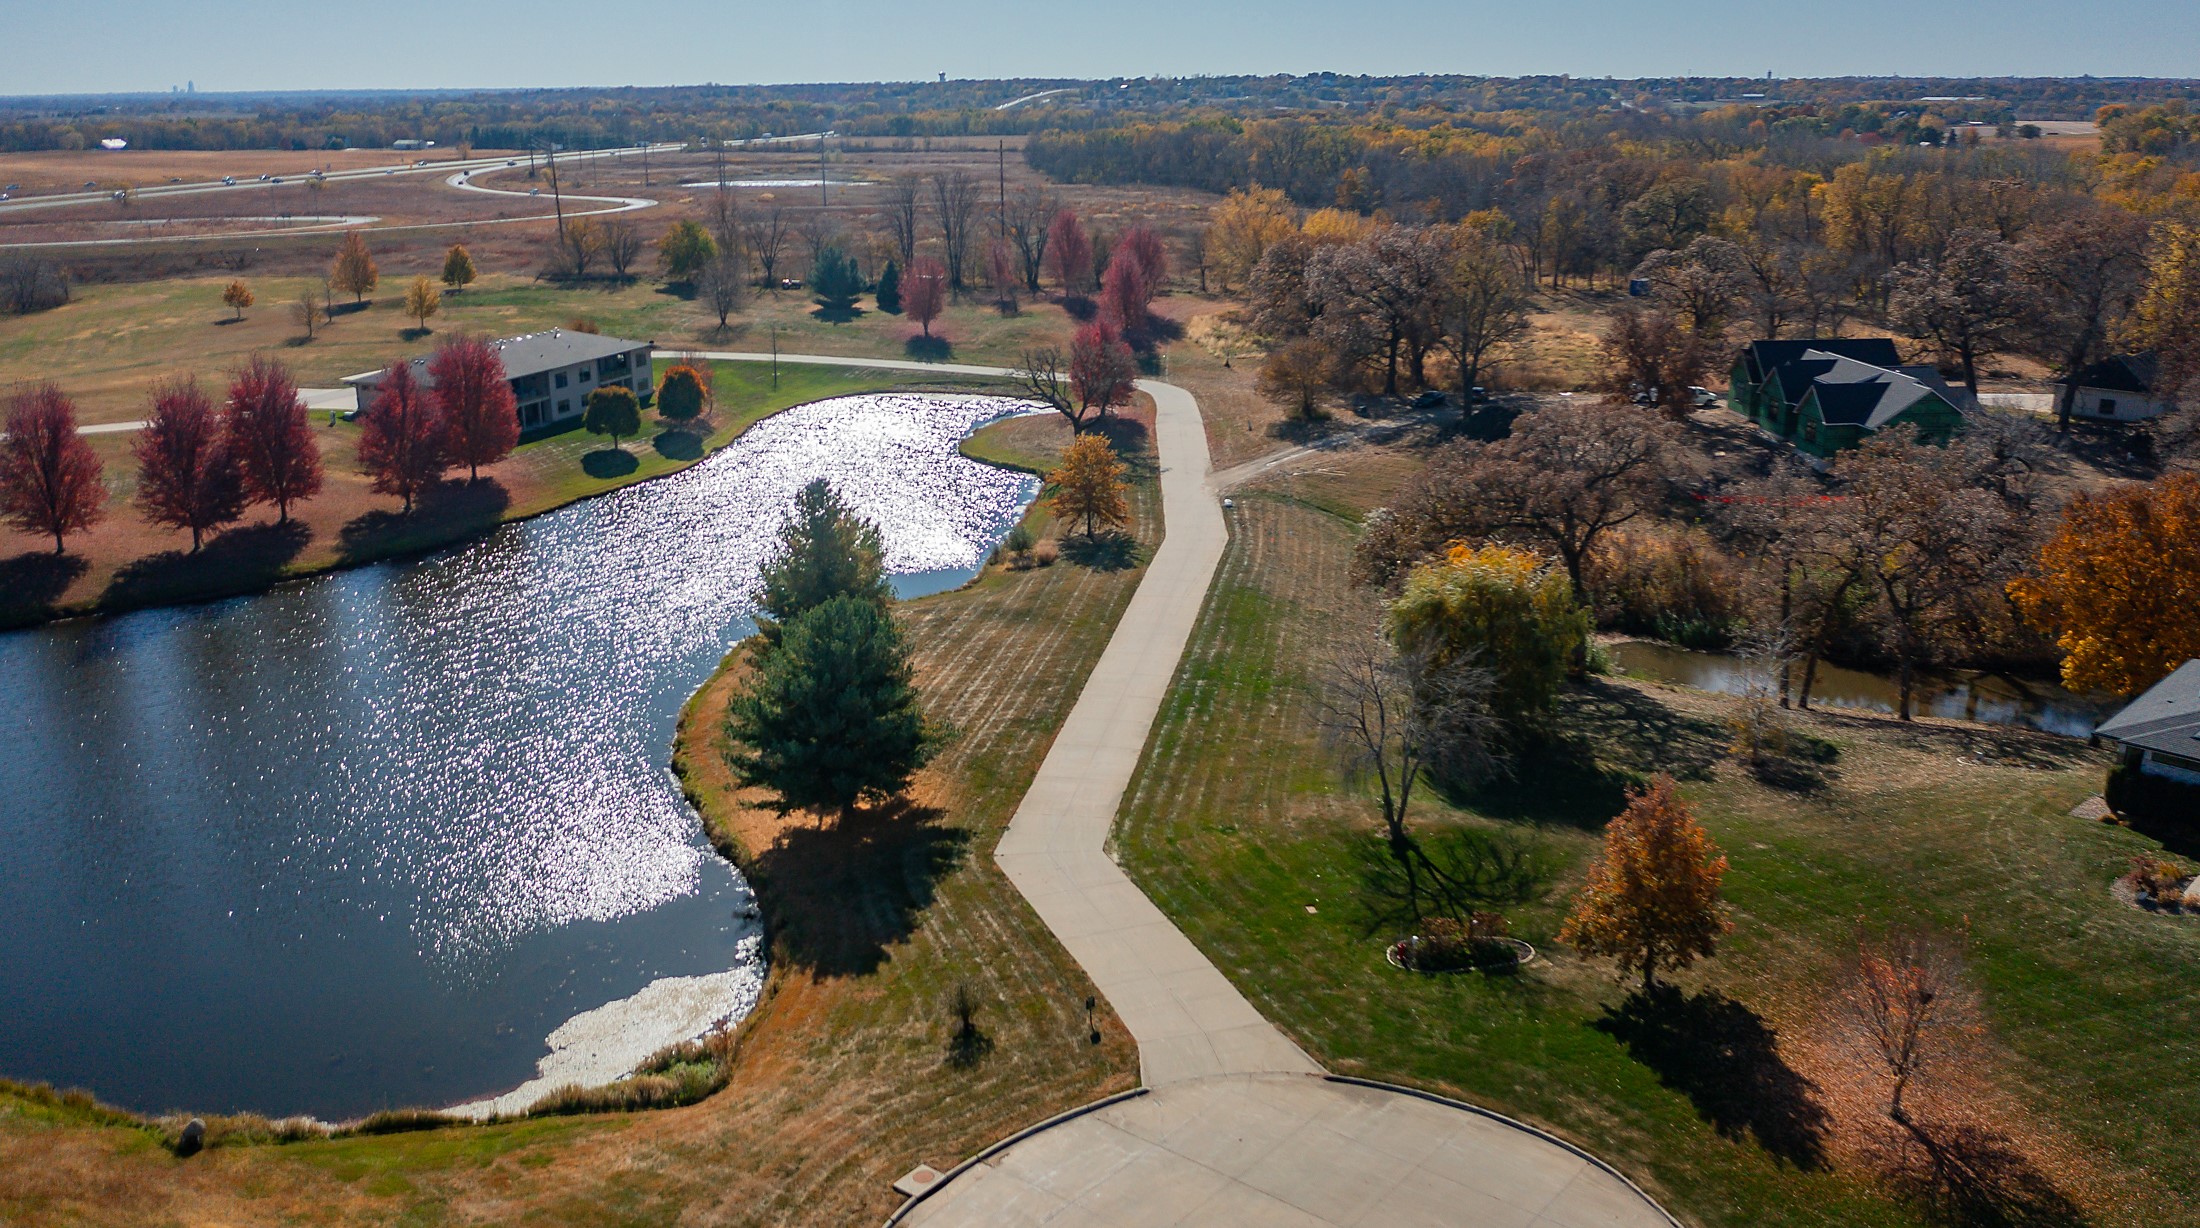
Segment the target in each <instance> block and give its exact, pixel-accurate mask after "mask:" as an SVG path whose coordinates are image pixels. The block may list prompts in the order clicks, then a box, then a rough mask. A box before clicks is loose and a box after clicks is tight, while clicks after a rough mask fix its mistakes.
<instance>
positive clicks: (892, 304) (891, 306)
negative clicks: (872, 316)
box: [877, 260, 901, 316]
mask: <svg viewBox="0 0 2200 1228" xmlns="http://www.w3.org/2000/svg"><path fill="white" fill-rule="evenodd" d="M877 298H878V309H879V310H880V311H883V312H885V313H886V314H888V315H893V316H898V315H900V314H901V268H900V266H898V265H896V264H895V263H894V262H893V261H891V260H889V261H887V262H886V271H885V272H883V273H880V274H879V275H878V295H877Z"/></svg>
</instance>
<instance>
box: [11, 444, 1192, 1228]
mask: <svg viewBox="0 0 2200 1228" xmlns="http://www.w3.org/2000/svg"><path fill="white" fill-rule="evenodd" d="M1149 415H1150V411H1149ZM1148 421H1150V416H1149V418H1148ZM1033 424H1036V426H1037V429H1036V430H1035V429H1034V425H1033ZM1045 425H1046V424H1045V420H1044V419H1035V420H1026V421H1019V422H1012V423H1004V424H1000V425H997V426H994V427H990V428H988V430H987V433H986V434H987V437H986V438H981V439H980V440H979V441H977V443H976V445H975V449H974V450H977V451H980V452H983V451H987V450H990V449H993V448H1012V449H1014V450H1017V451H1019V452H1022V453H1023V454H1026V455H1030V454H1033V453H1034V452H1036V453H1037V454H1039V455H1040V456H1041V457H1042V459H1043V457H1044V454H1045V453H1046V452H1047V451H1048V450H1049V449H1051V448H1055V447H1058V446H1059V443H1060V441H1059V440H1056V441H1053V442H1049V441H1048V440H1047V439H1046V438H1044V436H1045V434H1046V432H1045V429H1044V428H1045ZM1064 437H1065V438H1066V432H1064ZM1143 440H1144V429H1143V427H1130V428H1126V429H1125V430H1124V431H1122V432H1119V434H1118V441H1119V443H1120V444H1122V446H1123V447H1124V448H1125V450H1126V452H1128V453H1130V455H1131V457H1132V460H1133V462H1134V464H1133V473H1134V477H1135V484H1134V486H1133V489H1132V498H1131V504H1132V509H1133V514H1134V525H1135V528H1136V531H1137V550H1136V551H1135V552H1134V555H1133V560H1132V565H1131V566H1128V567H1114V568H1102V567H1085V566H1079V565H1077V564H1076V563H1075V562H1073V561H1072V560H1071V559H1068V558H1065V560H1064V561H1062V562H1060V563H1057V564H1055V565H1054V566H1052V567H1048V568H1039V569H1033V570H1028V571H1008V570H1004V569H1000V568H994V569H990V570H988V571H987V572H985V573H984V574H983V575H981V576H980V577H979V578H978V579H977V580H975V581H974V582H972V583H971V584H969V585H967V586H965V587H964V588H962V589H959V590H956V591H954V592H950V593H942V594H939V595H937V596H933V597H927V598H924V599H921V600H918V601H914V602H910V603H908V604H906V605H904V606H901V607H900V609H899V613H900V616H901V617H902V619H903V620H904V623H905V625H906V626H907V628H908V630H909V633H910V637H911V640H912V643H913V645H914V647H915V649H916V657H917V673H918V685H919V687H920V688H921V690H922V692H923V694H924V697H925V705H926V710H927V713H928V715H929V716H930V718H931V719H932V720H933V721H935V722H936V723H938V724H939V725H940V726H941V727H942V728H943V729H944V730H946V731H947V733H948V741H947V742H946V744H945V747H944V749H943V751H942V753H941V755H940V757H939V758H938V759H937V760H935V761H934V763H933V764H932V765H931V766H930V767H928V768H927V769H926V770H925V771H924V772H923V773H922V774H921V776H920V777H919V780H918V784H917V788H916V789H915V790H914V795H913V798H912V803H913V804H911V805H910V806H907V807H903V808H898V809H892V810H886V811H881V812H876V813H868V814H865V815H863V816H861V817H860V818H858V819H857V820H855V821H853V822H850V823H847V824H826V825H817V824H811V823H804V822H800V821H796V822H782V821H780V820H778V819H777V818H775V817H773V816H771V815H770V814H769V813H768V812H766V811H761V810H756V809H752V808H749V807H747V806H745V805H743V800H744V799H742V798H740V797H738V796H736V794H735V793H734V791H733V790H732V789H731V787H730V782H729V780H728V778H727V776H726V773H725V771H724V769H723V766H722V761H721V760H720V759H719V757H718V751H719V737H720V734H719V721H720V715H721V714H722V712H723V710H724V705H725V702H726V700H727V698H728V696H729V694H730V690H731V688H732V687H733V686H734V685H735V684H736V682H737V680H738V678H737V674H738V667H736V668H735V669H730V670H728V671H726V672H723V673H721V674H720V675H719V677H718V678H717V679H716V680H714V681H713V682H712V683H711V684H709V685H708V686H706V687H705V688H704V690H703V691H702V692H700V693H699V694H698V695H697V697H696V698H695V699H694V700H693V701H692V702H691V703H690V705H689V708H688V711H687V713H686V716H685V718H684V720H683V722H682V726H681V731H680V735H679V744H678V747H677V748H676V757H677V763H678V766H679V769H680V771H681V773H682V776H683V779H684V780H685V782H686V785H687V788H688V790H689V792H690V795H691V796H692V797H693V798H694V799H695V800H696V801H697V803H698V805H699V806H700V808H701V809H702V811H703V813H704V814H705V816H706V822H707V823H708V824H709V826H710V830H711V832H712V834H713V836H714V838H715V839H717V840H718V841H719V842H720V843H721V844H722V845H724V846H727V847H729V848H731V849H733V850H735V852H736V855H737V856H738V857H739V858H740V860H741V862H742V863H743V865H744V866H745V867H746V870H747V873H748V874H749V876H750V879H751V881H752V882H753V883H755V884H756V886H757V889H758V892H759V896H760V900H761V902H762V904H763V906H764V908H765V910H766V914H767V918H768V921H769V925H770V929H771V934H772V939H773V947H772V957H771V969H772V971H771V977H770V981H769V984H768V986H767V989H766V993H765V997H764V999H763V1001H762V1003H761V1004H760V1005H759V1006H758V1008H757V1010H756V1011H755V1013H754V1014H753V1015H752V1016H751V1017H750V1019H749V1020H748V1021H747V1023H746V1024H745V1025H744V1028H743V1031H742V1034H741V1040H740V1048H739V1053H738V1057H737V1058H736V1061H735V1066H734V1071H733V1076H732V1082H731V1083H730V1084H729V1086H728V1087H727V1088H726V1089H725V1090H723V1091H721V1092H719V1093H718V1094H717V1095H715V1096H713V1097H711V1098H710V1099H708V1100H706V1101H704V1102H702V1103H700V1104H696V1105H692V1106H689V1107H687V1108H682V1109H673V1110H666V1111H662V1112H656V1113H644V1114H620V1115H604V1116H596V1117H585V1118H560V1119H550V1120H535V1121H527V1122H519V1123H511V1124H503V1125H494V1126H469V1127H455V1128H446V1129H442V1130H434V1131H427V1132H422V1133H416V1134H400V1135H388V1136H381V1137H372V1138H347V1139H341V1140H335V1141H327V1142H309V1143H294V1144H288V1145H272V1144H270V1145H258V1146H231V1147H222V1148H218V1149H216V1150H213V1151H210V1152H206V1153H204V1154H201V1155H199V1156H196V1157H193V1158H192V1159H189V1160H177V1159H175V1158H173V1157H171V1156H170V1155H169V1154H168V1153H167V1152H166V1151H165V1150H163V1149H161V1148H160V1147H159V1146H158V1144H157V1143H156V1141H155V1140H154V1139H153V1137H152V1136H151V1134H149V1133H148V1132H146V1131H144V1130H140V1129H137V1128H135V1127H130V1126H123V1125H115V1124H108V1123H104V1122H103V1121H102V1120H101V1115H100V1114H99V1113H98V1112H96V1111H94V1110H91V1109H84V1108H79V1109H68V1108H55V1107H52V1106H47V1105H42V1104H39V1103H36V1102H34V1101H30V1100H27V1099H23V1098H16V1097H0V1223H16V1222H25V1223H53V1222H59V1223H72V1224H91V1225H109V1224H112V1225H139V1224H147V1223H179V1224H180V1223H188V1224H199V1223H209V1224H211V1223H220V1224H233V1225H247V1224H250V1225H259V1224H268V1225H273V1224H294V1223H300V1222H312V1223H331V1224H442V1223H478V1222H498V1223H525V1224H530V1225H537V1224H542V1225H564V1224H570V1225H588V1226H589V1228H597V1226H599V1225H627V1224H631V1225H637V1226H639V1225H652V1226H654V1225H663V1224H669V1223H682V1224H756V1225H764V1224H772V1225H780V1224H806V1225H807V1224H815V1225H847V1224H864V1223H877V1222H879V1221H880V1220H881V1219H883V1218H884V1217H885V1216H886V1215H887V1214H888V1213H889V1212H890V1211H891V1209H892V1208H893V1207H894V1206H895V1205H896V1204H898V1202H899V1201H900V1199H899V1196H898V1195H896V1194H894V1193H893V1192H892V1191H891V1189H890V1188H889V1186H890V1183H891V1182H892V1181H893V1180H894V1179H895V1178H896V1177H899V1176H900V1175H901V1174H902V1173H904V1172H906V1171H908V1170H909V1169H910V1168H912V1167H914V1166H915V1165H917V1164H918V1163H920V1162H928V1163H931V1164H933V1165H935V1166H938V1167H941V1168H945V1167H947V1166H949V1165H951V1164H954V1163H956V1162H958V1161H960V1160H961V1159H963V1158H964V1157H965V1156H968V1155H969V1154H971V1153H973V1152H975V1151H977V1150H978V1149H979V1148H981V1147H983V1146H985V1145H986V1144H988V1143H991V1142H994V1141H996V1140H997V1139H999V1138H1001V1137H1003V1136H1005V1135H1007V1134H1009V1133H1011V1132H1012V1131H1014V1130H1017V1129H1020V1128H1021V1127H1023V1126H1025V1125H1028V1124H1030V1123H1031V1122H1033V1121H1036V1120H1039V1119H1041V1118H1044V1117H1046V1116H1048V1115H1051V1114H1053V1113H1056V1112H1059V1111H1061V1110H1063V1109H1067V1108H1070V1107H1073V1106H1075V1105H1078V1104H1082V1103H1085V1102H1088V1101H1090V1100H1093V1099H1097V1098H1098V1097H1100V1096H1103V1095H1107V1094H1109V1093H1111V1092H1114V1091H1119V1090H1122V1089H1124V1088H1127V1087H1129V1086H1131V1085H1133V1084H1134V1083H1135V1082H1136V1080H1137V1057H1136V1052H1135V1050H1134V1048H1133V1046H1132V1045H1131V1042H1130V1038H1129V1036H1128V1035H1127V1034H1126V1033H1125V1032H1124V1031H1123V1029H1122V1027H1121V1025H1120V1024H1119V1023H1117V1022H1116V1021H1115V1020H1114V1018H1113V1016H1112V1015H1110V1014H1109V1013H1108V1011H1107V1010H1106V1009H1105V1007H1103V1008H1102V1009H1101V1011H1100V1012H1099V1014H1098V1015H1097V1017H1095V1018H1094V1019H1092V1020H1091V1023H1092V1024H1093V1025H1095V1026H1097V1028H1098V1030H1099V1032H1100V1042H1099V1043H1097V1044H1095V1043H1093V1042H1092V1041H1091V1040H1090V1039H1089V1036H1090V1033H1089V1030H1088V1020H1087V1016H1086V1013H1085V1009H1084V1003H1085V999H1086V997H1087V996H1088V995H1090V994H1092V993H1093V992H1094V991H1093V988H1092V985H1091V983H1090V982H1089V981H1088V980H1087V979H1086V978H1085V976H1084V974H1083V973H1082V972H1081V971H1080V970H1079V969H1078V968H1077V966H1076V964H1075V963H1074V962H1073V961H1071V960H1070V959H1069V957H1068V956H1067V954H1066V953H1065V952H1063V951H1062V950H1061V948H1060V947H1059V945H1057V944H1056V943H1055V941H1054V939H1053V938H1052V936H1051V935H1050V934H1048V932H1047V931H1046V928H1045V927H1044V925H1042V924H1041V923H1040V921H1039V919H1038V917H1037V916H1036V915H1035V914H1034V913H1032V911H1031V910H1030V908H1029V907H1028V906H1027V905H1026V904H1025V903H1024V901H1023V898H1022V897H1021V896H1020V895H1018V894H1017V892H1016V891H1015V889H1014V887H1012V886H1011V885H1010V884H1009V882H1008V880H1007V879H1006V878H1005V877H1003V876H1002V875H1001V873H1000V871H999V870H998V869H997V868H996V867H995V865H994V863H993V859H992V850H993V847H994V845H995V844H996V843H997V842H998V839H999V836H1000V832H1001V829H1002V828H1003V826H1005V825H1006V823H1007V821H1008V819H1009V817H1010V815H1011V814H1012V813H1013V812H1014V809H1015V806H1016V804H1017V802H1018V801H1019V800H1020V799H1021V797H1022V795H1023V791H1024V788H1025V787H1026V785H1027V784H1028V783H1029V781H1030V779H1031V776H1032V774H1033V773H1034V772H1036V771H1037V769H1038V765H1039V761H1040V759H1041V758H1042V757H1043V756H1044V755H1045V752H1046V750H1047V747H1048V746H1049V744H1050V743H1051V741H1052V739H1053V737H1054V733H1055V730H1056V729H1057V728H1059V726H1060V724H1061V721H1062V719H1063V717H1064V716H1066V715H1067V714H1068V711H1069V707H1070V705H1071V704H1072V703H1073V702H1074V700H1075V698H1076V695H1077V692H1078V690H1079V688H1080V687H1081V686H1082V684H1083V681H1084V679H1085V677H1086V675H1087V674H1088V673H1089V672H1090V670H1091V668H1092V665H1093V663H1094V662H1095V661H1097V660H1098V659H1099V654H1100V651H1101V649H1102V647H1103V646H1104V645H1105V644H1106V642H1107V638H1108V635H1109V633H1110V631H1111V630H1112V628H1113V627H1114V624H1115V622H1116V619H1117V618H1118V616H1119V615H1120V614H1121V612H1122V609H1123V607H1124V605H1125V604H1126V603H1127V602H1128V601H1129V599H1130V594H1131V592H1132V590H1133V588H1134V587H1135V586H1136V584H1137V581H1138V579H1139V576H1140V575H1141V574H1142V572H1141V570H1140V564H1141V563H1142V561H1143V559H1144V558H1146V557H1149V556H1150V553H1151V550H1152V547H1153V546H1154V545H1155V544H1156V542H1157V541H1158V536H1159V528H1160V526H1159V523H1158V518H1159V514H1160V513H1159V498H1158V488H1157V486H1156V483H1155V481H1154V473H1153V466H1152V463H1151V460H1150V453H1148V452H1146V451H1145V450H1144V447H1143ZM958 984H963V985H967V986H968V987H969V989H970V991H971V994H972V996H973V997H974V999H975V1000H976V1002H977V1003H978V1010H977V1013H976V1023H977V1026H978V1028H979V1030H980V1032H981V1033H982V1034H983V1040H982V1041H980V1042H978V1043H976V1044H974V1045H965V1046H963V1047H962V1048H961V1049H960V1050H958V1049H957V1047H956V1046H954V1045H953V1044H952V1043H951V1038H952V1035H953V1031H954V1025H953V1018H952V1015H951V1014H950V1008H949V1002H950V998H951V995H952V994H953V991H954V988H955V986H956V985H958Z"/></svg>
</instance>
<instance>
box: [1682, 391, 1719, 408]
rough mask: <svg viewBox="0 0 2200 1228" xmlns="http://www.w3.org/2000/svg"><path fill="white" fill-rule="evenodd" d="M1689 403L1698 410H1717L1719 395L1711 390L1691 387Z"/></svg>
mask: <svg viewBox="0 0 2200 1228" xmlns="http://www.w3.org/2000/svg"><path fill="white" fill-rule="evenodd" d="M1688 403H1689V404H1690V405H1693V406H1695V407H1696V408H1697V409H1717V408H1718V407H1719V394H1718V393H1715V392H1713V391H1711V390H1710V389H1709V388H1698V387H1696V386H1694V385H1690V386H1689V389H1688Z"/></svg>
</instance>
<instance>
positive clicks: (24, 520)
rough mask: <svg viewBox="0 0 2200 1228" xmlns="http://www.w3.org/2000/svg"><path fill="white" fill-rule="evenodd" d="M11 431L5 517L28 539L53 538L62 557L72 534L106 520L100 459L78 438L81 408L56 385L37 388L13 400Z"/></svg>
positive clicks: (1, 496)
mask: <svg viewBox="0 0 2200 1228" xmlns="http://www.w3.org/2000/svg"><path fill="white" fill-rule="evenodd" d="M6 427H7V429H6V432H5V433H4V434H0V516H5V517H6V518H7V521H8V523H9V524H12V525H14V526H15V527H16V528H18V529H21V530H22V531H23V532H25V533H36V534H38V535H39V536H41V537H51V538H53V552H54V553H55V554H57V555H58V554H60V553H62V552H63V550H64V549H65V548H66V547H65V538H66V536H67V535H68V534H70V533H74V532H77V531H78V530H80V529H88V528H91V527H92V526H93V525H95V524H98V523H99V522H100V520H101V519H102V518H103V517H105V515H106V511H107V485H106V483H105V481H103V480H102V478H101V476H100V471H101V468H102V466H101V465H100V462H99V454H98V453H97V452H94V451H93V450H92V445H91V444H90V443H89V442H87V441H86V440H85V438H84V437H83V436H82V435H80V434H78V433H77V429H76V405H75V404H74V403H73V402H71V401H70V400H69V398H68V396H67V395H66V394H64V393H63V392H62V391H61V389H59V388H57V387H55V386H54V385H52V384H32V385H29V386H27V387H24V388H21V389H19V390H17V391H16V392H15V393H14V394H13V395H12V396H10V397H9V398H8V416H7V423H6Z"/></svg>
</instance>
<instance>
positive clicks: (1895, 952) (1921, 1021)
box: [1841, 930, 1977, 1123]
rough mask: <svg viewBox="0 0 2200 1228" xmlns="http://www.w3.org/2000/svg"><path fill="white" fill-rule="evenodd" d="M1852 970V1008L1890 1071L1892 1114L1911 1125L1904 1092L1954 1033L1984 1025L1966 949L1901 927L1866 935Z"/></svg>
mask: <svg viewBox="0 0 2200 1228" xmlns="http://www.w3.org/2000/svg"><path fill="white" fill-rule="evenodd" d="M1846 971H1847V974H1846V975H1845V976H1844V977H1842V981H1843V982H1844V984H1843V988H1842V992H1841V1004H1842V1006H1843V1008H1844V1013H1845V1014H1846V1015H1847V1016H1848V1020H1849V1023H1850V1024H1851V1026H1853V1027H1854V1028H1855V1029H1856V1030H1857V1031H1858V1032H1859V1033H1860V1034H1861V1035H1862V1038H1863V1040H1864V1042H1865V1044H1867V1045H1868V1046H1869V1047H1870V1051H1871V1054H1872V1056H1873V1057H1875V1058H1877V1059H1878V1060H1879V1063H1880V1066H1881V1068H1882V1069H1884V1070H1885V1071H1886V1072H1887V1075H1888V1078H1889V1080H1890V1085H1889V1089H1888V1094H1887V1116H1888V1117H1890V1118H1892V1119H1893V1120H1895V1121H1896V1122H1903V1123H1906V1122H1908V1121H1909V1117H1908V1115H1907V1113H1906V1112H1905V1111H1904V1109H1903V1107H1902V1094H1903V1092H1905V1091H1907V1090H1908V1089H1909V1086H1910V1084H1911V1083H1912V1082H1913V1081H1915V1080H1916V1078H1917V1076H1918V1075H1919V1074H1921V1073H1922V1072H1923V1071H1924V1070H1925V1069H1926V1068H1927V1067H1928V1066H1930V1065H1931V1064H1932V1062H1933V1061H1934V1060H1935V1059H1936V1058H1938V1057H1939V1056H1940V1055H1941V1050H1942V1049H1944V1048H1945V1047H1946V1043H1947V1041H1948V1040H1949V1039H1950V1038H1952V1037H1953V1036H1954V1035H1957V1034H1960V1033H1962V1032H1965V1031H1969V1030H1971V1029H1972V1028H1973V1027H1974V1026H1975V1025H1976V1018H1977V1005H1976V1003H1975V1002H1974V1001H1973V999H1972V997H1971V994H1970V992H1969V987H1968V985H1967V984H1966V983H1965V980H1966V978H1965V977H1964V971H1963V955H1962V952H1961V951H1960V949H1958V947H1957V946H1956V945H1955V943H1954V942H1952V941H1950V940H1948V939H1945V938H1942V937H1940V936H1938V935H1933V934H1927V933H1924V932H1921V931H1914V930H1904V931H1897V932H1895V933H1892V934H1889V935H1887V936H1886V937H1884V938H1881V939H1878V940H1876V941H1875V940H1873V939H1871V938H1869V937H1859V938H1858V939H1857V943H1856V956H1855V958H1854V959H1852V960H1851V961H1850V962H1849V966H1848V968H1847V970H1846Z"/></svg>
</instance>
